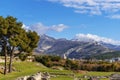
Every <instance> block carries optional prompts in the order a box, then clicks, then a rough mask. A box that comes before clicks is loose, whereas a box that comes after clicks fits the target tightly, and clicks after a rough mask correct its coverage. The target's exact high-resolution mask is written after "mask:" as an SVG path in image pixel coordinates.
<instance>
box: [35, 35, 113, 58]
mask: <svg viewBox="0 0 120 80" xmlns="http://www.w3.org/2000/svg"><path fill="white" fill-rule="evenodd" d="M112 51H114V50H113V49H110V48H108V47H107V46H104V45H102V44H100V43H98V42H95V41H91V42H84V41H76V40H66V39H55V38H53V37H49V36H47V35H42V36H41V38H40V42H39V44H38V48H37V49H36V52H37V53H43V54H50V55H51V54H52V55H60V56H63V55H65V56H67V57H69V58H77V59H79V58H85V57H89V56H92V55H95V54H103V53H106V52H112Z"/></svg>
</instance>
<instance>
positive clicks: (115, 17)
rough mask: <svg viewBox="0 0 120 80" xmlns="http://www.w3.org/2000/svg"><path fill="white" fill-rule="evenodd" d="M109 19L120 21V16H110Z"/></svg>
mask: <svg viewBox="0 0 120 80" xmlns="http://www.w3.org/2000/svg"><path fill="white" fill-rule="evenodd" d="M108 18H111V19H120V14H115V15H111V16H108Z"/></svg>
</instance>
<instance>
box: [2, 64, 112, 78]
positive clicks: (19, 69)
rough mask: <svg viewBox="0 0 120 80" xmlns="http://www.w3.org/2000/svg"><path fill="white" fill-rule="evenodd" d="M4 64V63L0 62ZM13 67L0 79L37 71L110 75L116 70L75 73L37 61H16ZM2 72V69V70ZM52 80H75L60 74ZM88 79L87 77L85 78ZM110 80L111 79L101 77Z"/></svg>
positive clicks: (79, 75)
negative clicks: (46, 65) (11, 70)
mask: <svg viewBox="0 0 120 80" xmlns="http://www.w3.org/2000/svg"><path fill="white" fill-rule="evenodd" d="M0 65H3V64H0ZM13 67H14V68H15V71H13V72H12V73H8V74H7V75H3V74H2V73H1V74H0V80H15V79H16V78H17V77H21V76H27V75H32V74H35V73H37V72H49V73H51V74H74V75H75V76H76V77H81V76H84V75H88V76H108V75H111V74H112V73H114V72H87V73H73V71H70V70H55V69H50V68H47V67H45V66H44V65H42V64H40V63H37V62H14V63H13ZM1 72H2V71H1ZM51 80H74V77H73V76H64V75H59V76H56V77H51ZM83 80H86V79H83ZM101 80H109V79H101Z"/></svg>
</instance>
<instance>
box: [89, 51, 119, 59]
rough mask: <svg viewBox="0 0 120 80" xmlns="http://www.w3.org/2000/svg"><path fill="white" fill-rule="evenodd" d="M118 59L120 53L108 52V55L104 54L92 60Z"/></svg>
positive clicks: (95, 56)
mask: <svg viewBox="0 0 120 80" xmlns="http://www.w3.org/2000/svg"><path fill="white" fill-rule="evenodd" d="M116 57H120V51H115V52H108V53H104V54H98V55H94V56H92V57H91V58H96V59H102V60H104V59H111V58H116Z"/></svg>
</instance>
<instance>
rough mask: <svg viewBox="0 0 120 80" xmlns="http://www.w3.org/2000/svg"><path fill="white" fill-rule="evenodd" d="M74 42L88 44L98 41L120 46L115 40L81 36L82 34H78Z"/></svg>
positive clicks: (90, 35)
mask: <svg viewBox="0 0 120 80" xmlns="http://www.w3.org/2000/svg"><path fill="white" fill-rule="evenodd" d="M73 40H78V41H86V42H89V41H97V42H104V43H108V44H113V45H120V41H117V40H113V39H110V38H105V37H100V36H97V35H93V34H81V33H80V34H76V35H75V37H74V39H73Z"/></svg>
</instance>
